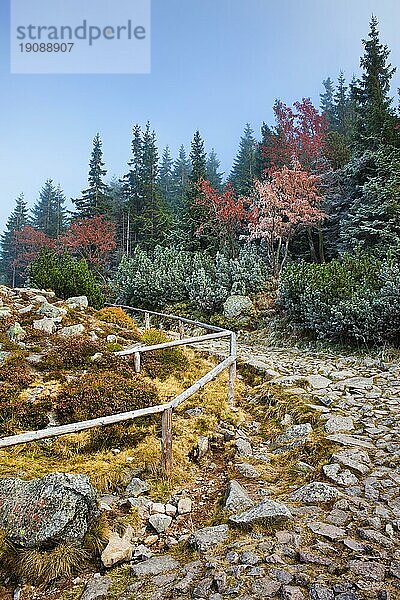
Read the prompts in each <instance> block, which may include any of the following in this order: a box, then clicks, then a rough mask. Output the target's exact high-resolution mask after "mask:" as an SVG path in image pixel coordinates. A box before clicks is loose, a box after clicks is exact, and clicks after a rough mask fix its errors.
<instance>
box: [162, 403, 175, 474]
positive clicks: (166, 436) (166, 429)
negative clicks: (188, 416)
mask: <svg viewBox="0 0 400 600" xmlns="http://www.w3.org/2000/svg"><path fill="white" fill-rule="evenodd" d="M161 435H162V437H161V452H162V470H163V471H164V473H165V474H166V475H167V477H170V476H171V473H172V408H167V409H166V410H164V412H163V414H162V434H161Z"/></svg>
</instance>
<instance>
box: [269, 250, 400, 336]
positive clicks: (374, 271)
mask: <svg viewBox="0 0 400 600" xmlns="http://www.w3.org/2000/svg"><path fill="white" fill-rule="evenodd" d="M278 303H279V304H280V305H281V307H282V308H283V310H284V312H285V313H286V315H287V316H288V317H289V319H290V320H291V321H292V322H294V323H295V324H296V325H298V326H300V327H303V328H305V329H307V330H309V331H312V332H315V333H316V334H317V336H318V337H319V338H325V339H332V340H338V341H352V342H354V341H357V342H365V343H368V344H371V343H382V342H390V343H395V344H398V343H399V342H400V266H399V264H398V262H396V261H392V260H390V259H386V260H384V261H381V260H378V259H376V258H374V257H371V256H368V255H360V256H356V257H354V256H344V257H343V258H342V259H341V260H333V261H331V262H330V263H327V264H323V265H316V264H308V263H300V264H290V265H288V266H287V267H286V269H285V270H284V271H283V273H282V276H281V280H280V286H279V298H278Z"/></svg>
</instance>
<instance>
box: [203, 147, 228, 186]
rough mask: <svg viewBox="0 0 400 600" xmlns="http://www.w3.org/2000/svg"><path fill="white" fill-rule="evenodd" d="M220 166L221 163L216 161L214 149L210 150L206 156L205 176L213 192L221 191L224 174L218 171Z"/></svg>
mask: <svg viewBox="0 0 400 600" xmlns="http://www.w3.org/2000/svg"><path fill="white" fill-rule="evenodd" d="M220 166H221V162H220V161H219V160H218V157H217V154H216V152H215V150H214V148H212V149H211V152H210V153H209V155H208V158H207V163H206V175H207V179H208V181H209V182H210V183H211V185H212V187H213V188H214V189H215V190H219V191H221V189H222V184H223V178H224V174H223V173H221V172H220V171H219V168H220Z"/></svg>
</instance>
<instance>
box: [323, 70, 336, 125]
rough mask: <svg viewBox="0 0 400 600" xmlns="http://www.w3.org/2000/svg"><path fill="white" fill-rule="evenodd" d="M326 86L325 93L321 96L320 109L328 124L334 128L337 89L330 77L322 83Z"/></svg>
mask: <svg viewBox="0 0 400 600" xmlns="http://www.w3.org/2000/svg"><path fill="white" fill-rule="evenodd" d="M322 85H323V86H324V90H325V91H324V92H323V93H322V94H320V108H321V112H322V114H323V115H325V117H326V119H327V121H328V123H329V125H330V126H332V124H333V122H334V102H333V96H334V92H335V88H334V85H333V81H332V79H331V78H330V77H328V78H327V79H325V80H324V81H323V82H322Z"/></svg>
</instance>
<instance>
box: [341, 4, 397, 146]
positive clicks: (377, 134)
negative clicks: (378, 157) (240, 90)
mask: <svg viewBox="0 0 400 600" xmlns="http://www.w3.org/2000/svg"><path fill="white" fill-rule="evenodd" d="M362 43H363V45H364V55H363V56H362V57H361V60H360V65H361V67H362V69H363V74H362V76H361V79H358V80H357V81H356V82H355V83H354V84H352V86H351V93H352V97H353V99H354V102H355V107H356V116H357V124H356V125H357V131H356V140H355V141H356V145H357V147H358V149H359V150H361V151H363V150H364V149H367V148H372V149H374V148H377V147H378V146H379V145H380V144H394V145H396V144H397V143H398V133H397V128H396V125H397V121H398V120H397V118H396V115H395V111H394V109H393V107H392V101H393V98H391V97H390V82H391V79H392V77H393V75H394V73H395V71H396V69H395V68H394V67H392V65H391V64H390V63H388V60H387V59H388V57H389V54H390V50H389V49H388V47H387V46H386V45H384V44H381V42H380V39H379V31H378V20H377V18H376V17H375V16H373V17H372V19H371V22H370V31H369V36H368V39H367V40H363V41H362Z"/></svg>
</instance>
